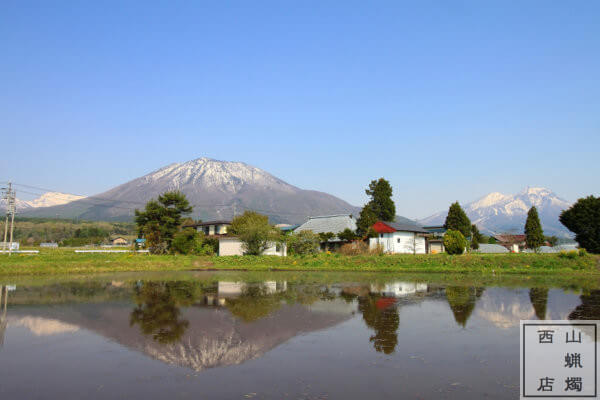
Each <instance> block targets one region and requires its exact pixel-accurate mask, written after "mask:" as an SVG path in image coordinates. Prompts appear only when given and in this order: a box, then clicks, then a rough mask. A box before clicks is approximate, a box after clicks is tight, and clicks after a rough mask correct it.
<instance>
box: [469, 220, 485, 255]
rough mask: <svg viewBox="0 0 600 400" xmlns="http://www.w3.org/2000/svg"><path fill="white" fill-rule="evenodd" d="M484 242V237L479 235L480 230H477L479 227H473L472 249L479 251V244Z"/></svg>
mask: <svg viewBox="0 0 600 400" xmlns="http://www.w3.org/2000/svg"><path fill="white" fill-rule="evenodd" d="M482 240H483V236H482V235H481V233H479V229H477V225H475V224H473V225H471V248H472V249H473V250H477V249H478V248H479V243H481V241H482Z"/></svg>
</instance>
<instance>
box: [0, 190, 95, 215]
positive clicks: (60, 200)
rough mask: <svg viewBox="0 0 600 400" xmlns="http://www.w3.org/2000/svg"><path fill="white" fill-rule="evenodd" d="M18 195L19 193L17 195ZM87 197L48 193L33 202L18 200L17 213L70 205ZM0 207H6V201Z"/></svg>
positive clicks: (1, 202) (1, 201)
mask: <svg viewBox="0 0 600 400" xmlns="http://www.w3.org/2000/svg"><path fill="white" fill-rule="evenodd" d="M17 195H18V193H17ZM84 198H85V196H77V195H74V194H68V193H61V192H46V193H44V194H42V195H41V196H40V197H38V198H36V199H33V200H22V199H19V198H17V199H16V206H17V211H26V210H31V209H34V208H41V207H52V206H59V205H63V204H67V203H70V202H72V201H75V200H81V199H84ZM0 207H1V208H5V207H6V201H5V200H0Z"/></svg>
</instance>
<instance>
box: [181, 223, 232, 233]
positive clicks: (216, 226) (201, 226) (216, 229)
mask: <svg viewBox="0 0 600 400" xmlns="http://www.w3.org/2000/svg"><path fill="white" fill-rule="evenodd" d="M187 226H189V227H192V228H195V229H196V230H197V231H198V232H202V233H204V234H205V235H226V234H227V230H228V229H229V227H230V226H231V221H227V220H220V221H206V222H200V223H198V224H192V225H187Z"/></svg>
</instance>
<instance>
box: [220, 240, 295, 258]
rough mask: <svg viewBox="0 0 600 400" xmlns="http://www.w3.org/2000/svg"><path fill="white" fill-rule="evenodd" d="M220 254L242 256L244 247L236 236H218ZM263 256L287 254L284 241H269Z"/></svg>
mask: <svg viewBox="0 0 600 400" xmlns="http://www.w3.org/2000/svg"><path fill="white" fill-rule="evenodd" d="M219 255H220V256H243V255H244V249H243V246H242V241H241V240H240V239H239V238H238V237H236V236H220V237H219ZM262 255H263V256H284V257H285V256H287V247H286V245H285V244H284V243H281V244H280V243H270V245H269V247H268V248H267V249H266V250H265V251H264V252H263V253H262Z"/></svg>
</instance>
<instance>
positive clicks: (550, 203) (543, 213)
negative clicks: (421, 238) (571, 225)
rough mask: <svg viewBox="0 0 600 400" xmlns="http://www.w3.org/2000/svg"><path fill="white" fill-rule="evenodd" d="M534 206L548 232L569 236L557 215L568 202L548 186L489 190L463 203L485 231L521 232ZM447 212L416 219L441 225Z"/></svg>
mask: <svg viewBox="0 0 600 400" xmlns="http://www.w3.org/2000/svg"><path fill="white" fill-rule="evenodd" d="M532 206H536V208H537V209H538V214H539V216H540V221H541V223H542V227H543V229H544V233H545V234H547V235H556V236H560V237H571V236H572V234H571V233H570V232H569V231H568V229H567V228H565V227H564V226H563V225H562V224H561V223H560V221H559V220H558V217H559V215H560V213H561V212H562V211H563V210H565V209H567V208H569V207H570V206H571V204H570V203H569V202H568V201H566V200H564V199H562V198H560V197H558V195H556V193H554V192H552V191H551V190H550V189H547V188H542V187H527V188H525V189H523V190H521V191H520V192H518V193H516V194H512V195H510V194H504V193H500V192H491V193H488V194H487V195H485V196H482V197H480V198H479V199H477V200H475V201H473V202H470V203H467V204H465V205H464V206H463V208H464V210H465V212H466V213H467V215H468V217H469V218H470V219H471V222H472V223H473V224H476V225H477V227H478V228H479V230H480V231H481V232H482V233H485V234H497V233H523V227H524V226H525V220H526V217H527V212H528V211H529V209H530V208H531V207H532ZM447 213H448V211H440V212H438V213H435V214H433V215H431V216H429V217H427V218H423V219H421V220H419V223H421V224H423V225H441V224H443V223H444V221H445V219H446V215H447Z"/></svg>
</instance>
